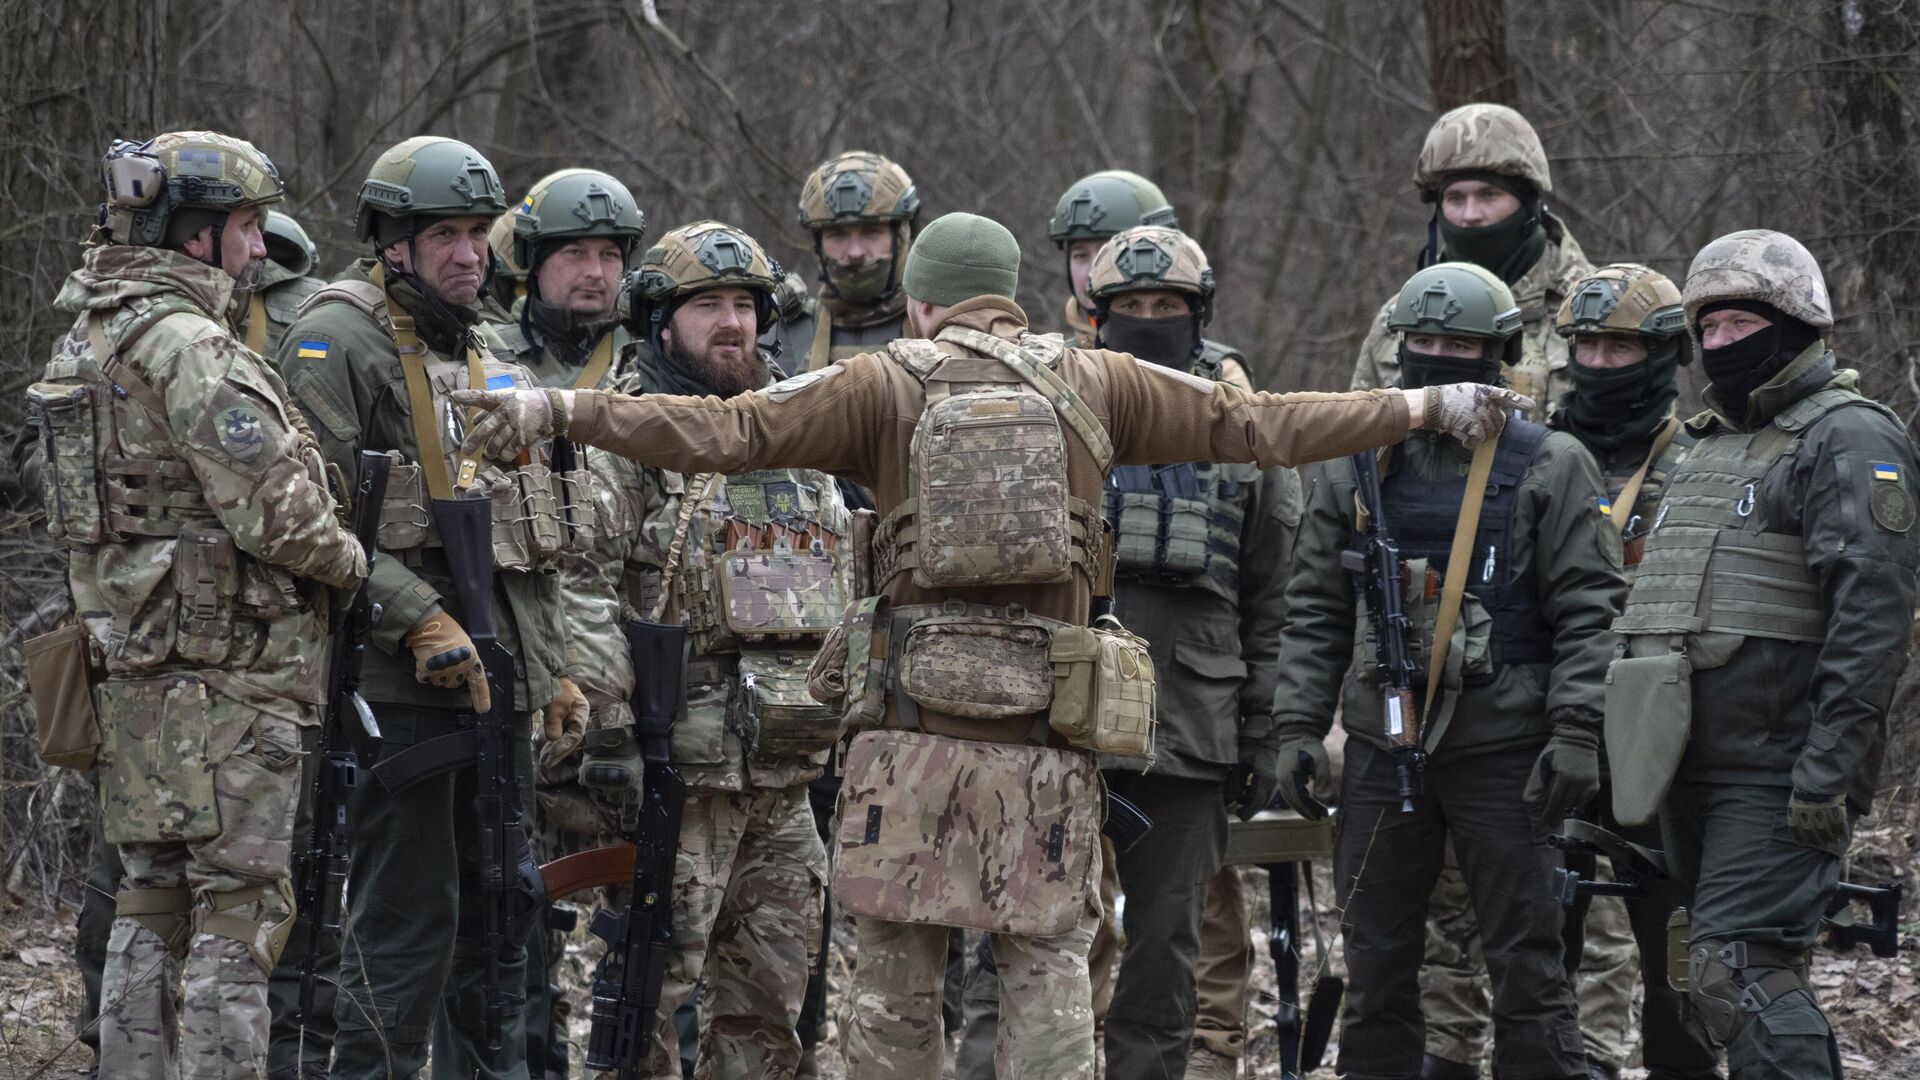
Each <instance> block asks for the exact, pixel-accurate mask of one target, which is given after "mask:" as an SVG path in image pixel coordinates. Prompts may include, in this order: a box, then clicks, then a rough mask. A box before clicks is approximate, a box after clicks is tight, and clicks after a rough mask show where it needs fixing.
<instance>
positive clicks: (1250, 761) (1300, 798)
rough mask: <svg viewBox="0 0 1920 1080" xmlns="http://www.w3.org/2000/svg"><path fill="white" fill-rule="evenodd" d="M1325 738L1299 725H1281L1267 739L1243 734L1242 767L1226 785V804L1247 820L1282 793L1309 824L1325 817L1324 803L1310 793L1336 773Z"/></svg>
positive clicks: (1234, 771)
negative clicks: (1321, 780) (1320, 780)
mask: <svg viewBox="0 0 1920 1080" xmlns="http://www.w3.org/2000/svg"><path fill="white" fill-rule="evenodd" d="M1325 738H1326V737H1325V736H1324V735H1322V734H1320V733H1319V732H1316V731H1313V730H1311V729H1310V728H1308V727H1306V726H1305V725H1300V724H1282V725H1280V726H1278V727H1276V728H1274V729H1273V730H1271V731H1269V732H1268V733H1267V734H1266V735H1264V736H1259V737H1248V736H1242V737H1241V739H1240V764H1238V765H1236V766H1234V770H1233V777H1232V778H1231V779H1230V780H1229V781H1228V783H1227V804H1228V805H1229V806H1233V807H1235V808H1236V812H1237V813H1238V814H1239V816H1240V820H1241V821H1249V820H1252V818H1253V815H1255V814H1257V813H1259V812H1260V811H1262V810H1265V809H1266V808H1267V807H1268V806H1269V805H1271V804H1272V803H1273V797H1274V795H1275V794H1278V795H1279V796H1280V797H1281V798H1282V799H1285V800H1286V803H1287V806H1288V807H1289V808H1291V809H1292V810H1293V812H1294V813H1296V814H1299V815H1300V816H1301V817H1303V818H1306V819H1307V820H1308V821H1318V820H1320V819H1321V818H1323V817H1326V816H1327V808H1326V805H1325V804H1324V803H1322V802H1321V801H1320V800H1319V799H1316V798H1314V796H1313V790H1312V788H1313V780H1314V779H1315V778H1316V777H1320V778H1331V777H1332V775H1333V768H1332V766H1330V765H1329V764H1328V763H1327V746H1326V742H1325Z"/></svg>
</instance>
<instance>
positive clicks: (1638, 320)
mask: <svg viewBox="0 0 1920 1080" xmlns="http://www.w3.org/2000/svg"><path fill="white" fill-rule="evenodd" d="M1553 329H1554V332H1555V333H1557V334H1559V335H1560V336H1561V337H1564V338H1572V337H1574V336H1576V335H1580V334H1643V335H1645V336H1647V337H1652V338H1663V339H1664V338H1670V337H1674V336H1675V335H1678V334H1683V333H1685V332H1686V329H1687V319H1686V315H1685V314H1684V313H1683V312H1682V310H1681V306H1680V290H1679V289H1678V288H1677V287H1675V285H1674V284H1673V280H1672V279H1671V278H1669V277H1667V275H1665V274H1662V273H1660V272H1659V271H1658V270H1654V269H1652V268H1651V267H1646V266H1641V265H1640V264H1638V263H1614V264H1613V265H1611V266H1603V267H1601V268H1600V269H1598V270H1595V271H1594V272H1593V273H1591V274H1588V275H1587V276H1586V277H1584V278H1581V279H1580V281H1579V282H1578V283H1576V284H1575V285H1574V287H1573V291H1572V292H1571V293H1569V294H1568V296H1567V298H1566V299H1565V300H1563V301H1561V303H1560V312H1559V314H1558V315H1556V316H1555V317H1554V320H1553Z"/></svg>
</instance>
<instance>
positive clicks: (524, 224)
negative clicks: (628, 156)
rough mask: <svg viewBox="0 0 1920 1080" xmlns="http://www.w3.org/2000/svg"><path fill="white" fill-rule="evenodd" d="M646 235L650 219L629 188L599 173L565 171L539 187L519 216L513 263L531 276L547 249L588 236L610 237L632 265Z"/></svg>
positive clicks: (525, 201) (516, 217) (522, 203)
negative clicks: (544, 246)
mask: <svg viewBox="0 0 1920 1080" xmlns="http://www.w3.org/2000/svg"><path fill="white" fill-rule="evenodd" d="M646 231H647V216H646V215H645V214H643V213H641V212H640V208H639V207H638V206H636V205H634V201H633V193H632V192H630V191H628V190H627V186H626V185H625V184H622V183H621V182H620V181H618V180H616V179H614V178H613V177H611V176H608V175H607V174H606V173H603V172H600V171H598V170H596V169H562V170H560V171H559V172H557V173H553V174H551V175H548V176H546V177H544V178H542V179H541V180H540V182H539V183H536V184H534V185H533V190H531V191H529V192H527V197H526V198H524V199H522V200H520V206H519V207H518V208H517V209H515V210H514V212H513V262H514V264H515V265H517V266H522V267H526V268H527V269H529V270H531V269H533V268H534V261H535V260H534V256H535V255H536V254H537V253H538V248H539V246H540V245H541V244H542V243H545V242H546V241H548V240H560V239H572V238H575V237H582V236H605V237H608V238H610V239H612V240H613V241H614V242H615V243H617V244H619V245H620V257H621V258H623V259H629V260H630V259H632V258H633V250H634V249H635V248H637V247H639V246H640V238H641V237H642V236H644V235H645V234H646Z"/></svg>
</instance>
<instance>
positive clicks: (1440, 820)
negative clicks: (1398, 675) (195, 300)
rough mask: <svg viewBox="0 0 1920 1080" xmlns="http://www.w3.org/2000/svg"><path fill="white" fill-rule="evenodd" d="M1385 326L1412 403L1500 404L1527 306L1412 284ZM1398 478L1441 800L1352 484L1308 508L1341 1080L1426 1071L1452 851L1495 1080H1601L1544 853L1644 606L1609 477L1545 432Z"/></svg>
mask: <svg viewBox="0 0 1920 1080" xmlns="http://www.w3.org/2000/svg"><path fill="white" fill-rule="evenodd" d="M1387 325H1388V326H1389V327H1390V328H1391V329H1392V330H1393V331H1394V332H1396V333H1397V334H1399V335H1400V337H1401V340H1400V344H1399V348H1398V351H1399V354H1400V363H1401V377H1402V379H1403V381H1404V382H1405V383H1406V384H1407V385H1408V386H1410V387H1417V386H1424V385H1429V384H1431V383H1434V382H1440V381H1445V380H1451V379H1458V378H1477V379H1482V380H1486V381H1488V382H1492V381H1495V380H1497V379H1498V378H1499V373H1500V371H1501V368H1502V365H1503V364H1507V365H1510V364H1511V361H1512V359H1513V354H1514V353H1515V352H1516V351H1517V350H1518V348H1519V337H1520V333H1521V325H1520V312H1519V310H1518V309H1517V308H1516V306H1515V305H1514V303H1513V296H1512V294H1511V293H1510V292H1508V291H1507V287H1506V286H1505V285H1504V284H1503V283H1501V281H1500V280H1499V279H1498V278H1496V277H1494V276H1493V275H1492V274H1490V273H1488V272H1487V271H1486V270H1483V269H1481V268H1480V267H1477V266H1472V265H1468V264H1464V263H1441V264H1439V265H1437V266H1433V267H1429V268H1428V269H1426V270H1423V271H1421V272H1419V273H1418V274H1415V275H1414V276H1413V277H1412V278H1411V279H1409V280H1408V282H1407V284H1406V286H1405V287H1404V288H1402V289H1401V291H1400V296H1399V298H1398V299H1397V300H1395V302H1394V306H1393V311H1392V312H1391V313H1390V315H1389V316H1388V323H1387ZM1379 471H1380V473H1381V474H1382V477H1383V478H1382V480H1381V481H1380V485H1379V490H1380V493H1381V500H1380V501H1381V504H1382V515H1381V516H1382V520H1384V521H1385V523H1386V527H1387V528H1388V530H1389V531H1390V533H1391V535H1392V537H1393V539H1394V540H1395V541H1396V542H1397V543H1398V544H1399V548H1400V553H1401V555H1402V557H1403V558H1405V559H1406V560H1407V561H1406V563H1405V566H1406V569H1407V573H1406V574H1405V575H1403V577H1404V581H1400V580H1396V582H1395V583H1394V584H1395V587H1401V588H1404V590H1405V591H1406V594H1407V595H1406V596H1405V599H1404V608H1405V612H1406V617H1407V619H1408V623H1409V625H1408V627H1407V637H1408V638H1409V641H1408V646H1409V650H1408V651H1409V654H1410V660H1411V661H1412V662H1413V663H1414V664H1415V666H1416V668H1417V670H1416V673H1415V680H1414V692H1413V694H1412V695H1411V696H1412V699H1413V700H1412V703H1411V705H1410V706H1408V708H1411V709H1418V710H1420V712H1419V718H1420V721H1421V722H1420V724H1419V726H1418V728H1417V730H1418V732H1419V733H1420V735H1421V736H1422V738H1421V741H1420V742H1419V743H1418V744H1417V745H1418V746H1421V747H1424V751H1425V753H1427V754H1428V755H1430V757H1429V759H1428V761H1427V764H1426V766H1425V771H1424V778H1420V777H1419V776H1417V775H1415V774H1416V773H1417V770H1415V769H1414V768H1413V767H1412V766H1411V765H1410V764H1409V762H1408V761H1407V758H1406V757H1405V756H1404V755H1405V754H1406V753H1408V752H1410V751H1398V752H1396V751H1390V750H1389V745H1390V738H1391V737H1392V736H1393V735H1394V732H1393V731H1391V730H1390V729H1389V727H1388V723H1387V719H1388V717H1387V708H1386V702H1385V701H1384V700H1383V697H1382V693H1381V682H1380V678H1379V676H1378V675H1377V673H1376V671H1377V669H1376V662H1375V659H1374V655H1373V654H1374V653H1375V652H1376V650H1378V649H1381V648H1384V645H1383V644H1382V643H1380V642H1379V641H1378V638H1379V636H1380V635H1379V634H1378V633H1377V632H1376V631H1375V630H1374V629H1373V627H1372V625H1371V623H1370V621H1369V619H1368V618H1367V617H1365V613H1364V612H1363V611H1361V610H1360V608H1361V607H1362V604H1361V603H1360V602H1359V601H1358V600H1356V580H1355V578H1354V576H1353V575H1352V573H1351V572H1350V568H1349V566H1348V565H1345V564H1343V561H1342V559H1341V552H1343V551H1345V550H1347V549H1349V548H1353V547H1356V546H1358V544H1359V539H1357V538H1359V537H1360V536H1361V533H1360V521H1359V514H1360V513H1361V511H1360V510H1358V509H1356V507H1357V506H1358V502H1357V498H1356V494H1355V492H1356V481H1357V474H1356V471H1355V467H1354V465H1353V463H1352V462H1345V461H1342V462H1334V463H1332V464H1330V465H1329V466H1327V468H1326V469H1325V470H1324V471H1323V473H1322V477H1321V482H1320V483H1319V485H1318V486H1317V489H1316V491H1315V493H1314V495H1313V497H1312V498H1311V499H1310V500H1309V502H1308V507H1307V516H1306V519H1305V520H1304V521H1303V523H1302V525H1301V531H1300V539H1299V547H1298V550H1297V555H1298V557H1297V559H1296V562H1295V569H1294V576H1293V580H1292V582H1291V584H1290V585H1289V586H1288V589H1287V611H1288V626H1287V630H1286V632H1285V634H1284V636H1283V638H1282V644H1281V653H1280V661H1281V662H1280V689H1279V693H1278V696H1277V698H1276V705H1275V709H1276V713H1277V718H1278V729H1279V731H1278V740H1279V743H1280V748H1279V758H1280V763H1281V768H1282V769H1283V774H1282V782H1281V785H1280V791H1281V794H1282V795H1283V796H1284V797H1285V798H1286V801H1287V803H1288V805H1290V806H1291V807H1292V808H1293V809H1294V810H1296V811H1298V812H1300V813H1301V814H1302V815H1303V816H1308V817H1312V816H1318V815H1319V814H1321V813H1324V809H1323V808H1321V807H1318V806H1316V805H1315V803H1314V800H1313V799H1312V798H1311V797H1310V795H1309V793H1308V792H1309V782H1310V781H1312V780H1315V779H1319V780H1322V781H1324V780H1325V778H1326V777H1327V775H1328V762H1327V753H1326V749H1325V747H1324V746H1323V745H1322V740H1323V738H1324V736H1325V735H1326V732H1327V729H1328V726H1329V725H1330V723H1331V720H1332V717H1333V715H1334V710H1335V708H1336V706H1338V707H1339V708H1340V709H1341V716H1342V719H1343V723H1344V725H1345V727H1346V729H1347V735H1348V740H1347V746H1346V765H1345V769H1344V770H1343V773H1342V777H1341V792H1340V822H1339V825H1338V827H1337V829H1336V831H1335V837H1334V871H1335V884H1336V887H1337V892H1338V896H1339V902H1340V905H1341V907H1342V909H1343V911H1344V912H1345V919H1344V921H1345V924H1346V927H1347V930H1346V950H1347V951H1346V956H1347V968H1348V972H1349V978H1350V979H1351V983H1352V989H1351V990H1350V991H1349V993H1348V994H1347V997H1346V1005H1345V1010H1344V1015H1343V1023H1342V1028H1341V1037H1340V1061H1339V1069H1340V1072H1341V1074H1342V1075H1344V1076H1349V1077H1356V1078H1367V1080H1372V1078H1376V1077H1378V1078H1389V1077H1391V1078H1400V1077H1407V1076H1413V1075H1416V1074H1418V1073H1419V1071H1420V1069H1421V1055H1422V1046H1421V1026H1422V1020H1421V1016H1420V985H1419V969H1420V959H1421V956H1422V954H1423V952H1424V949H1425V942H1424V941H1423V937H1424V935H1423V934H1422V932H1421V931H1422V929H1423V928H1424V924H1423V921H1422V919H1421V917H1420V915H1421V912H1422V911H1423V910H1424V909H1425V907H1426V904H1427V897H1428V895H1429V894H1430V893H1431V892H1432V890H1433V885H1434V881H1435V879H1436V878H1437V877H1438V876H1439V873H1440V868H1441V863H1442V858H1443V852H1444V848H1445V847H1446V845H1447V843H1448V841H1449V840H1450V841H1451V843H1452V845H1453V850H1454V852H1455V854H1456V855H1457V856H1458V859H1459V863H1460V868H1461V870H1462V871H1463V872H1464V878H1465V881H1466V885H1467V888H1468V890H1469V891H1470V893H1471V896H1472V903H1473V910H1474V911H1475V913H1476V914H1477V915H1478V916H1479V926H1480V929H1481V935H1480V936H1481V944H1482V946H1483V948H1484V951H1485V955H1486V958H1487V966H1488V968H1489V971H1490V972H1491V974H1492V977H1493V987H1494V1004H1493V1015H1494V1027H1495V1044H1494V1062H1495V1065H1494V1068H1495V1071H1496V1072H1497V1073H1499V1074H1501V1075H1507V1076H1533V1077H1567V1078H1579V1080H1585V1078H1586V1075H1587V1068H1586V1063H1585V1060H1584V1058H1583V1056H1582V1054H1581V1049H1580V1032H1579V1027H1578V1020H1577V1016H1576V1014H1575V1009H1574V1000H1573V994H1572V990H1571V987H1570V985H1569V981H1568V977H1567V973H1566V971H1565V969H1564V968H1563V966H1562V944H1561V940H1560V930H1561V913H1560V908H1559V905H1558V904H1557V903H1556V902H1555V901H1554V900H1553V898H1552V897H1551V896H1550V895H1549V894H1548V892H1547V890H1546V889H1545V888H1544V887H1542V886H1544V884H1545V883H1546V882H1547V880H1548V878H1549V876H1550V871H1551V870H1552V868H1553V865H1554V862H1555V858H1554V855H1555V853H1554V852H1553V850H1552V849H1550V848H1548V847H1547V846H1546V845H1545V843H1544V842H1543V837H1544V831H1545V830H1544V826H1546V825H1548V824H1552V825H1556V826H1557V825H1558V823H1559V822H1560V821H1561V820H1562V819H1563V818H1564V817H1565V816H1566V815H1567V813H1569V812H1570V811H1571V810H1573V809H1576V808H1578V807H1582V806H1584V805H1585V804H1586V803H1587V801H1588V800H1589V799H1591V798H1592V797H1593V794H1594V791H1595V790H1596V789H1597V787H1598V784H1599V760H1598V756H1599V753H1598V747H1599V732H1598V723H1599V717H1600V694H1601V679H1602V673H1603V668H1604V666H1605V663H1606V656H1607V652H1608V650H1609V649H1610V647H1611V644H1612V641H1611V638H1610V637H1609V635H1608V634H1607V632H1606V627H1607V623H1608V621H1609V620H1610V619H1611V618H1612V613H1613V611H1614V610H1616V608H1617V606H1618V604H1619V600H1620V596H1621V593H1622V592H1623V590H1624V588H1625V583H1624V581H1623V580H1622V578H1621V576H1620V544H1619V537H1618V535H1617V534H1616V533H1615V532H1614V530H1613V527H1612V525H1611V523H1609V522H1608V521H1607V520H1606V518H1605V517H1604V516H1603V515H1602V513H1601V503H1602V502H1603V500H1604V499H1605V494H1604V489H1603V488H1602V487H1601V484H1600V477H1599V473H1598V472H1597V470H1595V468H1594V465H1593V460H1592V458H1590V457H1589V456H1588V455H1587V454H1586V452H1585V451H1583V450H1582V449H1581V448H1580V446H1579V444H1578V443H1577V442H1575V441H1574V440H1573V439H1572V438H1571V437H1569V436H1566V435H1563V434H1559V433H1556V432H1550V431H1548V430H1547V429H1546V428H1544V427H1542V426H1540V425H1538V424H1533V423H1530V422H1515V423H1510V424H1508V425H1507V427H1506V429H1505V432H1504V433H1503V435H1502V436H1501V439H1500V441H1499V444H1498V445H1497V446H1493V447H1484V446H1483V447H1480V448H1478V449H1477V450H1475V451H1474V452H1472V453H1469V451H1468V449H1467V448H1466V447H1465V446H1463V445H1462V444H1461V443H1460V442H1459V441H1458V440H1456V439H1452V438H1449V437H1447V436H1444V435H1428V434H1422V435H1418V436H1416V437H1414V438H1411V439H1409V440H1407V442H1406V443H1405V444H1404V445H1403V446H1400V447H1397V448H1395V449H1394V450H1393V451H1392V452H1391V453H1390V454H1389V455H1387V456H1386V458H1385V461H1384V463H1383V464H1381V465H1380V467H1379ZM1476 503H1477V504H1478V506H1477V509H1476V507H1475V505H1474V504H1476ZM1463 552H1464V553H1465V558H1464V560H1463V559H1462V558H1461V554H1462V553H1463ZM1459 562H1464V565H1458V563H1459ZM1359 580H1360V582H1361V583H1365V582H1368V581H1369V580H1370V579H1368V578H1365V577H1362V578H1360V579H1359ZM1423 684H1424V685H1423ZM1423 692H1424V700H1423ZM1396 700H1397V699H1396ZM1396 711H1398V710H1396ZM1403 770H1404V773H1403V772H1402V771H1403ZM1402 775H1406V777H1407V780H1406V782H1402V781H1401V776H1402ZM1515 882H1538V883H1540V884H1539V885H1536V886H1533V887H1529V888H1517V887H1515V886H1514V884H1513V883H1515Z"/></svg>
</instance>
